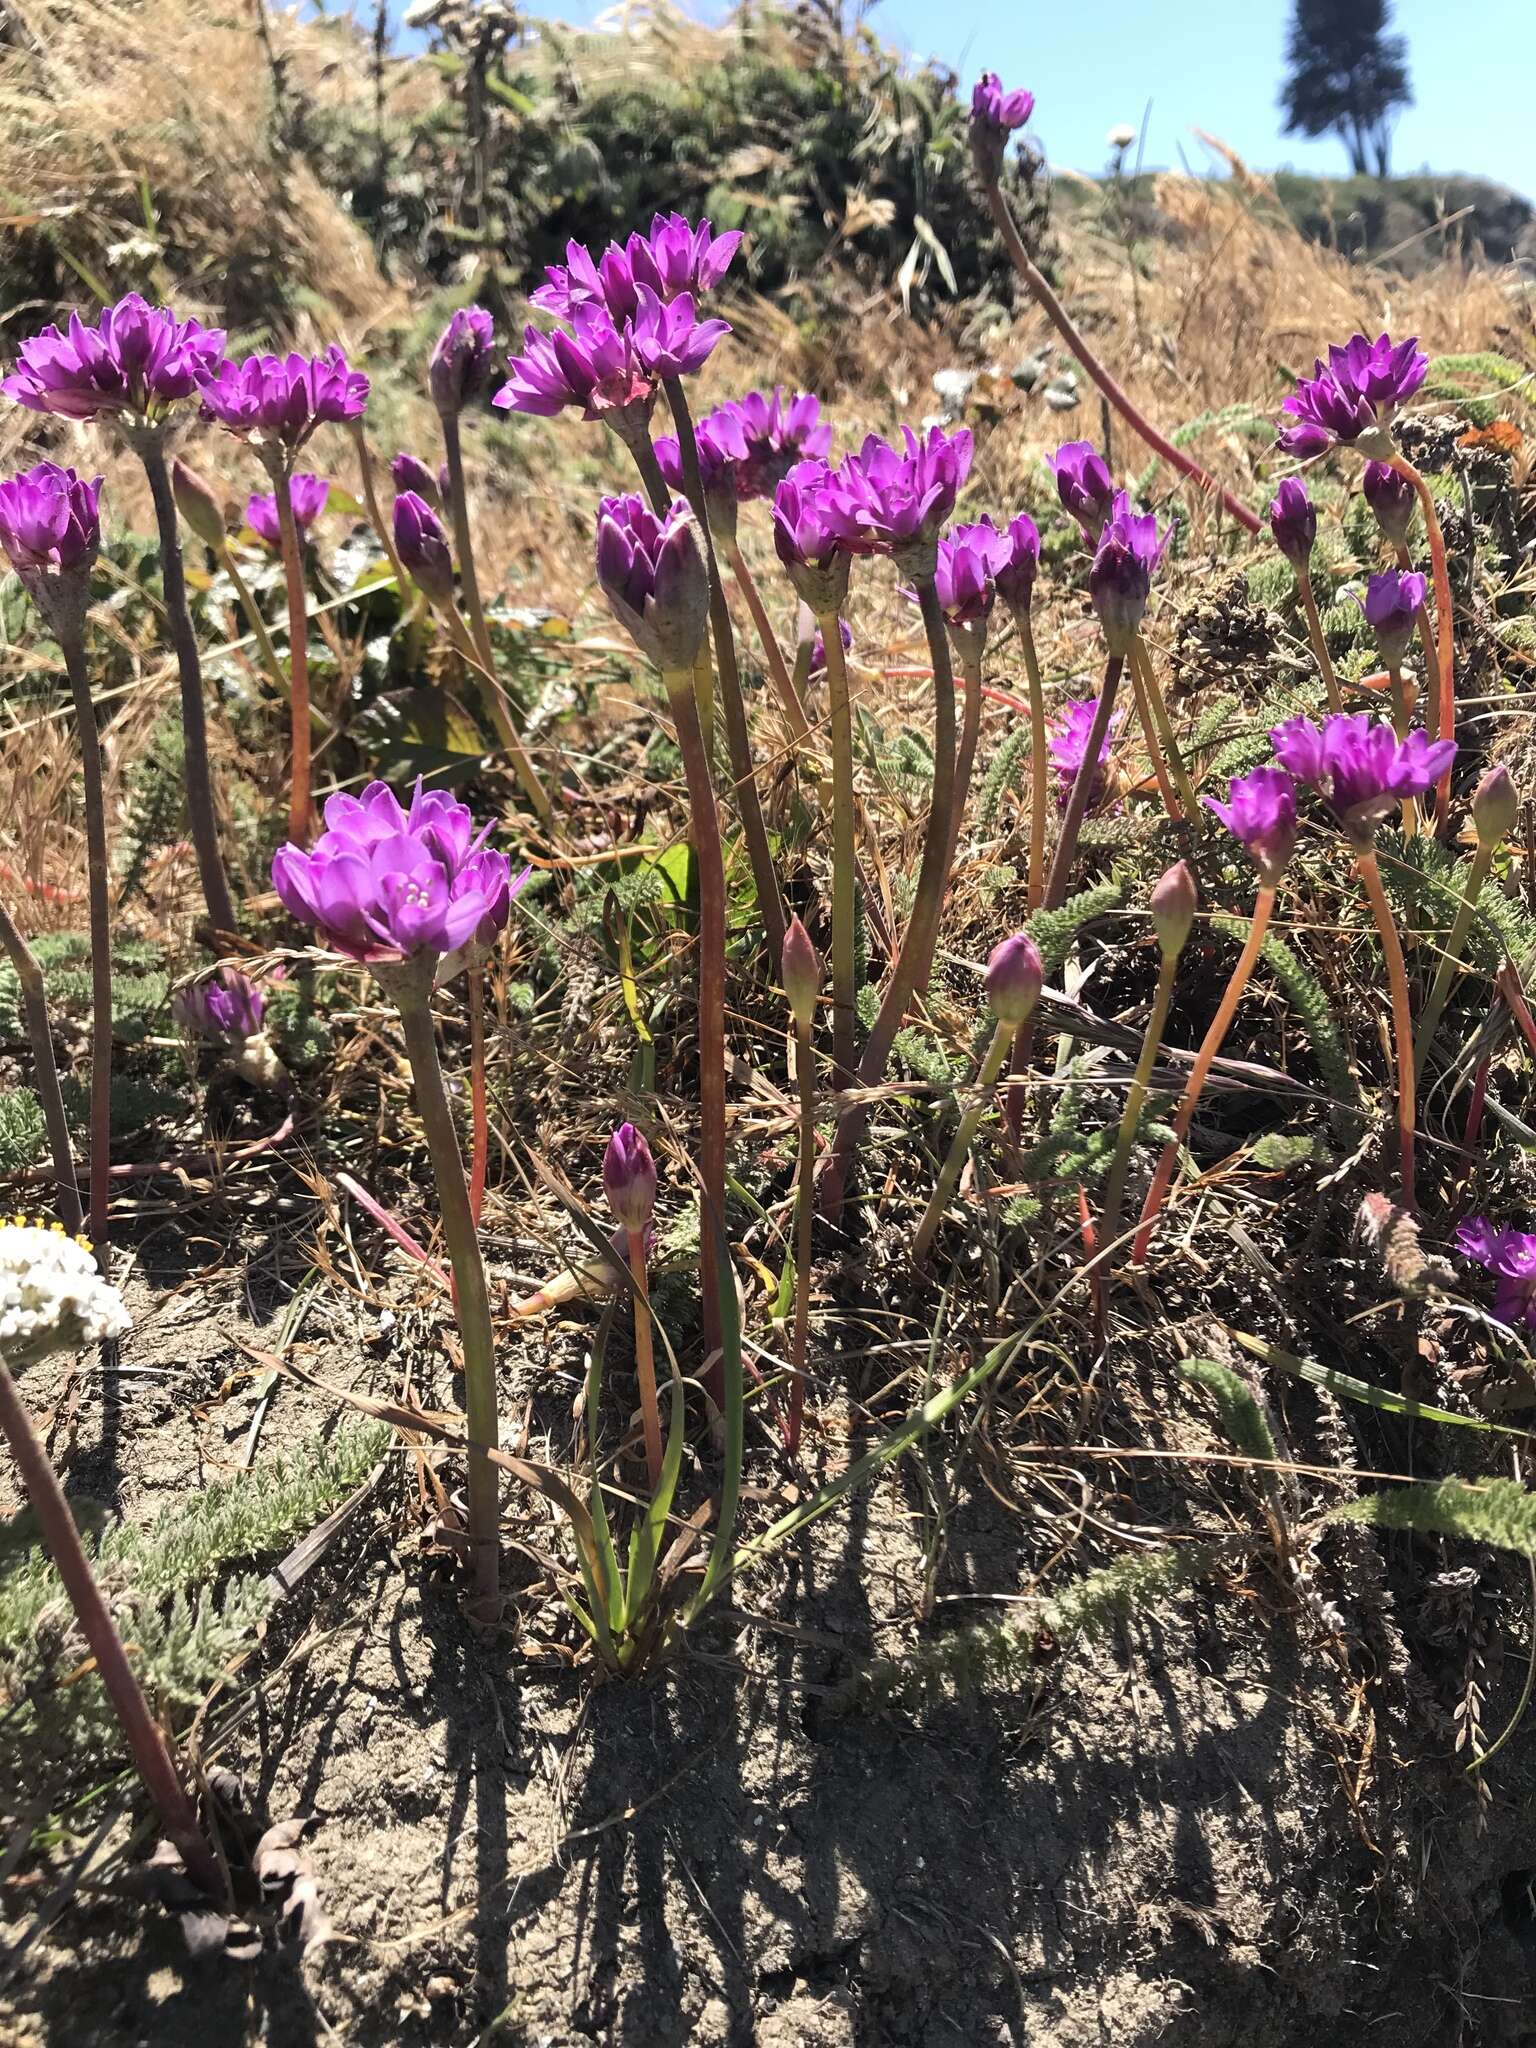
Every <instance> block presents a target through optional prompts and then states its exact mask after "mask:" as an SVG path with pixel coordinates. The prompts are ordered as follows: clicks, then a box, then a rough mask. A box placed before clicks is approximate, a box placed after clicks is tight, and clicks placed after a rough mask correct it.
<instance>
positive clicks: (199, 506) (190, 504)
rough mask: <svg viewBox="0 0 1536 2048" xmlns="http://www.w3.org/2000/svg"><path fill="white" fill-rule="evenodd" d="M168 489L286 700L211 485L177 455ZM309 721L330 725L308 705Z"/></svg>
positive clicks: (320, 727) (284, 686) (283, 680)
mask: <svg viewBox="0 0 1536 2048" xmlns="http://www.w3.org/2000/svg"><path fill="white" fill-rule="evenodd" d="M171 491H172V494H173V495H174V497H175V499H176V509H177V511H178V512H179V513H180V514H181V516H182V518H183V519H184V520H185V521H186V524H187V525H188V527H189V528H190V529H191V531H192V532H193V534H194V535H195V536H196V537H197V539H198V540H200V541H201V542H202V543H203V545H204V547H206V548H208V549H210V550H211V552H212V554H213V557H214V559H215V561H217V563H218V565H219V567H220V569H222V570H223V572H224V574H225V575H226V576H227V577H228V578H229V580H230V583H231V584H232V585H233V587H234V592H235V596H236V598H237V599H238V600H239V604H240V609H241V611H242V612H243V613H244V614H245V622H246V624H247V625H248V626H249V627H250V629H251V637H252V638H253V639H254V640H255V642H256V650H257V653H258V654H259V656H260V658H261V666H262V668H263V670H264V671H265V673H266V678H267V681H268V682H269V683H270V684H271V685H272V688H273V690H274V691H275V692H276V694H277V695H278V696H279V697H280V698H281V699H282V700H283V702H284V703H287V702H288V700H289V695H290V692H289V688H288V677H287V675H286V674H285V673H284V670H283V664H282V663H281V661H279V660H278V656H277V649H276V647H274V646H273V644H272V635H271V634H270V633H269V632H268V630H267V622H266V620H265V619H264V618H263V617H262V613H261V607H260V605H259V604H257V602H256V600H255V598H254V597H253V596H252V594H251V588H250V585H249V584H248V583H247V582H246V580H245V578H244V577H243V576H242V575H241V573H240V565H239V563H238V562H237V561H236V560H235V557H234V555H233V553H232V552H231V549H230V546H229V536H228V534H227V533H226V532H225V530H224V514H223V511H222V510H221V509H220V506H219V501H218V499H217V498H216V497H215V495H214V493H213V490H212V488H211V486H210V485H208V484H207V483H205V482H204V480H203V479H202V477H200V476H199V475H198V474H197V471H196V470H195V469H192V468H191V467H189V465H188V464H187V463H185V462H183V461H182V460H181V459H180V457H177V458H176V460H174V461H173V462H172V464H171ZM310 723H311V724H312V725H313V726H314V727H315V728H316V729H317V730H320V731H325V730H328V729H329V724H330V721H329V720H328V719H326V718H324V717H322V715H321V714H320V713H319V712H317V711H315V710H314V708H313V707H311V710H310Z"/></svg>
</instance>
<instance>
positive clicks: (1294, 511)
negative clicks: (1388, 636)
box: [1269, 476, 1344, 711]
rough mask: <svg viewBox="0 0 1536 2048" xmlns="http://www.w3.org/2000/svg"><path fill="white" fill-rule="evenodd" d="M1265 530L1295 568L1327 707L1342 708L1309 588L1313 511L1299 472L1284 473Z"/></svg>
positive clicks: (1314, 542) (1314, 527) (1314, 539)
mask: <svg viewBox="0 0 1536 2048" xmlns="http://www.w3.org/2000/svg"><path fill="white" fill-rule="evenodd" d="M1269 530H1270V533H1271V534H1272V535H1273V537H1274V542H1275V546H1276V547H1277V548H1278V549H1279V550H1280V552H1281V554H1282V555H1284V557H1285V559H1286V560H1287V561H1288V562H1289V563H1290V565H1291V567H1292V569H1293V570H1294V571H1295V572H1296V594H1297V596H1298V597H1299V598H1300V599H1301V609H1302V613H1303V616H1304V617H1305V619H1306V622H1307V637H1308V639H1310V641H1311V642H1312V652H1313V655H1314V656H1315V658H1316V661H1317V666H1318V669H1319V672H1320V673H1321V675H1322V678H1323V688H1324V689H1325V690H1326V691H1327V692H1328V709H1329V710H1330V711H1342V710H1343V708H1344V704H1343V699H1342V698H1341V697H1340V695H1339V679H1338V677H1337V676H1336V675H1335V674H1334V671H1333V661H1332V658H1331V656H1330V655H1329V653H1328V641H1327V638H1326V636H1325V634H1324V632H1323V622H1322V619H1321V617H1320V616H1319V614H1318V609H1317V598H1316V596H1315V595H1314V593H1313V590H1312V550H1313V549H1314V548H1315V547H1316V545H1317V511H1316V508H1315V507H1314V505H1313V503H1312V500H1311V498H1310V497H1308V495H1307V487H1306V485H1305V484H1304V483H1303V482H1302V480H1301V478H1300V477H1299V476H1288V477H1286V478H1285V479H1284V481H1283V482H1282V483H1281V485H1280V488H1279V490H1278V491H1277V492H1276V493H1275V496H1274V499H1273V501H1272V502H1271V504H1270V508H1269Z"/></svg>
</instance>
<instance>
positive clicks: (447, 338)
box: [427, 306, 496, 674]
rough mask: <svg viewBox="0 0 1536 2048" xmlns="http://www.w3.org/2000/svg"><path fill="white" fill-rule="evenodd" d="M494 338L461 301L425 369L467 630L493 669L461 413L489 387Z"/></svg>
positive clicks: (481, 315)
mask: <svg viewBox="0 0 1536 2048" xmlns="http://www.w3.org/2000/svg"><path fill="white" fill-rule="evenodd" d="M495 338H496V337H495V329H494V326H493V323H492V320H491V316H490V314H489V313H488V312H487V311H486V310H485V308H484V307H483V306H461V307H460V308H459V310H458V311H457V312H456V313H455V314H454V316H453V318H452V319H451V320H450V321H449V322H448V325H447V326H446V327H445V328H444V329H443V331H442V333H441V334H440V335H439V336H438V339H437V345H436V347H435V348H434V349H433V351H432V360H431V362H430V364H429V365H428V370H427V383H428V387H429V389H430V391H431V393H432V402H433V404H434V405H435V406H436V407H437V416H438V419H439V420H440V421H441V423H442V429H443V453H444V455H445V456H446V457H447V463H448V511H449V516H450V517H451V519H452V520H453V544H454V548H455V551H456V552H457V554H458V558H459V580H460V583H461V584H462V585H463V589H464V609H465V610H466V611H467V612H468V614H469V627H470V632H471V635H472V636H473V640H474V646H475V652H476V653H477V654H478V655H479V657H480V662H481V666H482V667H483V668H485V669H486V670H487V672H488V673H492V674H494V672H495V667H496V663H495V658H494V656H493V655H492V652H491V636H490V631H489V628H488V627H487V626H486V623H485V607H484V605H483V604H482V603H481V601H480V579H479V576H478V575H477V574H476V571H475V550H474V541H473V537H472V535H471V533H470V528H469V494H468V492H467V491H466V489H465V487H464V449H463V445H462V442H461V440H460V436H459V415H460V413H462V412H463V410H464V408H465V406H466V405H468V404H470V403H472V402H473V401H474V400H475V399H476V398H479V397H482V396H483V395H484V394H485V393H486V392H487V391H488V390H489V389H490V385H491V373H492V369H493V367H494V356H493V348H494V344H495Z"/></svg>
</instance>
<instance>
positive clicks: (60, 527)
mask: <svg viewBox="0 0 1536 2048" xmlns="http://www.w3.org/2000/svg"><path fill="white" fill-rule="evenodd" d="M101 485H102V479H101V478H100V477H99V476H98V477H92V479H91V480H90V482H89V483H87V482H86V480H85V479H84V478H83V477H79V476H76V474H75V472H74V471H73V470H72V469H61V468H60V467H59V465H58V464H57V463H56V462H39V463H37V464H36V465H35V466H34V467H33V468H31V469H26V470H23V471H22V472H21V474H20V475H19V476H11V477H7V478H6V479H5V481H4V482H3V483H0V548H3V549H4V550H5V554H6V557H7V559H8V560H9V562H10V564H11V567H12V568H13V569H14V570H15V571H16V572H17V574H18V575H19V576H20V577H21V580H22V582H23V583H24V584H25V585H26V587H27V590H28V592H29V593H32V594H33V595H35V594H36V591H37V589H38V587H39V586H40V585H42V584H43V582H44V581H45V580H52V581H54V582H57V581H58V580H59V579H60V578H69V579H70V580H71V581H74V582H77V583H82V584H83V579H84V578H85V576H86V575H87V574H88V572H89V570H90V567H91V564H92V563H93V562H94V561H95V559H96V554H97V550H98V549H99V548H100V546H101Z"/></svg>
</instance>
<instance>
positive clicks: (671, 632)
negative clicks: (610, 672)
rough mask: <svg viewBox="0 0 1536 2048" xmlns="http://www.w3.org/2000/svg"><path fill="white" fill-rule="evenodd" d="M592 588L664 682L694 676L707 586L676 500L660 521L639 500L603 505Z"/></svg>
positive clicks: (692, 528)
mask: <svg viewBox="0 0 1536 2048" xmlns="http://www.w3.org/2000/svg"><path fill="white" fill-rule="evenodd" d="M597 580H598V582H599V583H600V584H601V586H602V591H603V595H604V597H605V598H607V600H608V606H609V609H610V610H611V611H612V613H613V615H614V617H615V618H616V619H617V620H618V622H619V624H620V625H621V626H622V627H623V628H624V629H625V631H626V632H627V633H628V634H629V636H630V638H631V639H632V640H633V641H634V643H635V645H636V646H637V647H638V648H639V649H640V651H641V653H642V654H644V655H646V656H648V657H649V659H650V660H652V661H653V662H655V664H656V666H657V667H658V668H659V669H660V670H661V671H662V673H663V674H664V675H675V674H678V673H679V672H681V671H683V670H686V669H691V668H692V666H693V661H694V657H695V655H696V654H697V653H698V651H699V647H700V645H701V644H702V642H703V639H704V626H705V621H706V620H707V618H708V616H709V579H708V575H707V572H706V570H705V567H704V556H703V552H702V550H701V549H700V547H699V536H698V528H697V526H696V525H695V524H694V518H693V514H692V513H691V512H690V511H689V509H688V507H687V506H686V505H685V504H684V503H683V502H682V500H681V499H678V500H677V501H676V502H674V504H673V505H672V508H671V510H670V511H669V512H668V513H667V515H666V517H665V518H664V519H658V518H657V517H656V514H655V513H654V512H653V511H652V510H651V508H650V506H649V505H648V504H647V503H646V502H645V500H644V499H643V498H640V497H636V496H633V495H631V496H629V497H622V498H604V499H603V501H602V503H601V504H600V505H599V506H598V508H597Z"/></svg>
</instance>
